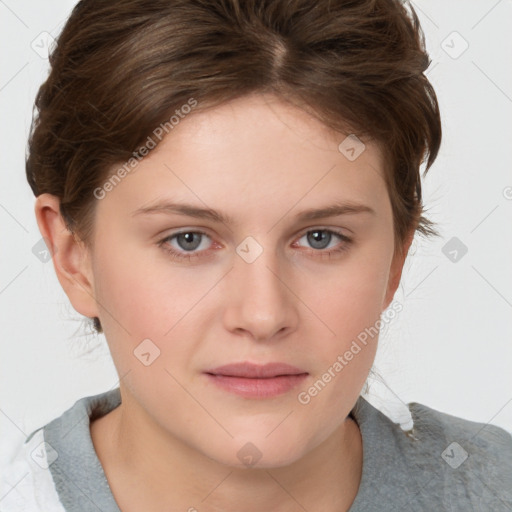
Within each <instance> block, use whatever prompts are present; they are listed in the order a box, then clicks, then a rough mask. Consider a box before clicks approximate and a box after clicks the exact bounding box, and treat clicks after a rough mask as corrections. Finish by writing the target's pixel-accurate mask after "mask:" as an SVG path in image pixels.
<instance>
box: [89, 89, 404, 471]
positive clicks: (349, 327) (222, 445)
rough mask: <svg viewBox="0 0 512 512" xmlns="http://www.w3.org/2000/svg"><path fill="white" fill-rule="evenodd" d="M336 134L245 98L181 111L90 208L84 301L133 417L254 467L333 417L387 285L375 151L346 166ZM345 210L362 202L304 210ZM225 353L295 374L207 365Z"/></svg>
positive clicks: (389, 234)
mask: <svg viewBox="0 0 512 512" xmlns="http://www.w3.org/2000/svg"><path fill="white" fill-rule="evenodd" d="M345 138H346V134H335V133H333V132H330V131H328V130H327V129H326V128H325V127H324V126H323V125H322V124H320V123H319V122H318V121H316V120H315V119H313V118H312V117H310V116H309V115H307V114H306V113H304V112H303V111H301V110H298V109H296V108H294V107H292V106H290V105H288V104H285V103H282V102H280V101H279V100H278V99H277V98H274V97H271V96H262V95H254V96H249V97H245V98H243V99H239V100H236V101H233V102H231V103H229V104H225V105H223V106H221V107H216V108H213V109H211V110H208V111H204V112H196V113H191V114H190V115H189V116H188V117H185V118H184V119H183V120H181V121H180V123H179V125H178V126H176V127H175V128H174V129H173V130H172V131H171V132H170V133H169V134H168V135H167V136H166V137H165V138H164V139H163V141H162V142H161V143H160V144H159V145H158V146H157V147H156V148H155V149H153V150H152V151H151V152H150V153H149V154H148V155H147V156H146V157H145V158H144V159H143V160H141V162H140V163H139V164H138V166H137V167H136V169H135V170H134V171H132V172H131V173H130V174H128V175H127V176H126V177H125V178H124V179H123V180H121V182H120V183H118V184H117V185H116V186H115V187H113V188H112V190H111V191H109V192H108V193H107V194H106V195H105V197H104V198H103V199H101V200H99V201H98V204H97V210H96V219H95V229H96V231H95V235H94V249H93V251H92V253H91V254H90V263H91V267H90V268H91V273H92V280H93V287H94V295H95V298H96V302H95V304H96V307H97V312H98V315H97V316H99V318H100V320H101V323H102V326H103V329H104V332H105V336H106V338H107V341H108V343H109V346H110V350H111V353H112V357H113V360H114V363H115V366H116V368H117V371H118V373H119V376H120V377H121V382H120V386H121V392H122V393H123V404H124V406H125V407H126V409H129V410H130V411H131V414H132V417H133V418H134V420H133V421H140V422H141V424H142V423H145V424H146V425H147V424H151V425H152V426H154V427H156V428H158V429H159V430H160V431H161V432H164V433H165V434H166V435H168V436H170V437H172V438H173V439H175V440H178V441H179V442H181V443H183V444H184V445H186V446H187V447H189V448H192V449H194V450H196V451H198V452H200V453H202V454H204V455H206V456H207V457H209V458H211V459H213V460H215V461H218V462H221V463H223V464H228V465H232V466H243V464H246V463H247V459H244V457H246V455H249V456H252V457H253V459H254V460H255V459H256V458H259V463H258V464H259V466H260V467H277V466H282V465H286V464H289V463H292V462H293V461H295V460H298V459H299V458H300V457H302V456H304V455H305V454H306V453H307V452H309V451H310V450H312V449H313V448H315V447H316V446H318V445H319V444H320V443H321V442H322V441H324V440H325V439H327V438H328V437H329V436H330V435H331V434H332V433H333V432H334V431H335V430H336V429H337V428H338V427H340V425H342V424H343V422H344V421H345V419H346V416H347V415H348V413H349V412H350V409H351V408H352V407H353V405H354V403H355V402H356V400H357V397H358V395H359V393H360V391H361V389H362V386H363V385H364V382H365V380H366V378H367V376H368V372H369V370H370V368H371V366H372V362H373V360H374V356H375V350H376V345H377V337H378V336H374V337H373V338H371V337H367V340H366V343H363V342H361V341H357V340H358V339H359V340H361V338H362V337H361V333H363V332H364V331H365V329H368V328H370V327H372V326H375V324H376V322H377V321H378V320H379V317H380V314H381V312H382V311H383V310H384V309H385V308H386V307H387V306H388V305H389V302H390V301H391V299H392V296H393V293H394V288H395V286H393V285H392V283H391V271H392V270H393V268H394V267H393V265H395V263H394V262H395V260H394V259H393V243H394V240H393V219H392V211H391V204H390V201H389V196H388V194H387V191H386V187H385V183H384V179H383V170H382V160H381V153H380V151H379V148H378V147H377V146H376V145H374V144H372V143H370V142H365V149H364V151H363V152H362V153H361V154H360V155H359V156H358V157H357V158H356V159H355V160H350V159H348V158H347V156H346V154H344V153H342V152H341V151H340V150H339V149H338V146H339V145H340V143H342V142H343V140H344V139H345ZM166 203H168V204H170V203H172V204H174V206H175V207H177V208H178V207H179V206H183V205H189V206H190V207H192V208H194V209H195V213H196V214H198V212H199V211H201V210H203V209H208V210H210V214H209V215H207V214H206V213H205V212H204V211H203V213H202V215H201V216H196V215H192V214H191V213H194V210H190V211H189V212H188V213H187V212H185V211H184V210H183V211H181V212H180V211H179V210H178V209H173V208H171V207H168V208H165V207H162V205H165V204H166ZM347 203H351V204H352V205H356V204H357V205H363V206H365V207H367V209H364V208H362V209H361V211H358V212H352V213H348V212H345V213H341V214H340V213H339V212H331V214H328V213H325V212H324V214H322V215H321V216H317V217H316V218H313V217H311V216H309V217H307V216H305V214H306V213H308V212H309V213H311V211H313V210H320V209H325V208H326V207H329V206H332V205H337V206H340V205H343V204H347ZM157 206H158V208H157ZM152 208H156V209H152ZM211 211H215V212H217V214H216V215H214V214H212V213H211ZM358 336H359V338H358ZM363 337H364V336H363ZM354 341H356V345H357V346H359V350H357V348H355V345H354ZM347 352H350V353H351V354H352V357H350V356H349V355H347ZM342 361H343V362H342ZM240 362H245V363H252V364H254V365H265V364H267V363H285V364H288V365H291V366H293V367H295V371H293V372H292V371H291V370H283V369H281V370H276V369H274V370H273V371H272V369H270V374H269V375H267V377H269V378H267V379H249V378H243V377H239V378H235V377H233V376H231V377H230V376H228V374H229V373H230V372H229V371H227V370H226V371H225V372H226V373H224V376H222V375H221V374H222V371H217V372H215V371H214V370H215V368H218V367H220V366H223V365H227V364H232V363H240ZM242 370H243V368H242ZM206 372H211V373H213V375H211V374H208V373H206ZM231 373H232V374H233V373H236V372H231ZM279 373H281V374H282V373H284V374H288V377H277V376H276V375H277V374H279ZM290 373H295V374H301V375H299V376H297V375H295V377H291V376H290V375H289V374H290ZM272 375H273V376H274V377H273V378H270V377H271V376H272ZM251 381H252V382H251Z"/></svg>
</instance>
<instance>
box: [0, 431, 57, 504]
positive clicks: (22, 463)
mask: <svg viewBox="0 0 512 512" xmlns="http://www.w3.org/2000/svg"><path fill="white" fill-rule="evenodd" d="M10 448H11V452H12V454H13V455H12V456H11V457H9V458H8V459H7V460H4V461H3V466H4V467H3V470H2V478H1V480H0V495H1V496H2V508H1V510H2V512H22V511H31V512H32V511H34V512H35V511H45V512H65V509H64V507H63V506H62V503H61V502H60V500H59V497H58V494H57V491H56V489H55V486H54V483H53V479H52V475H51V472H50V469H49V466H50V464H51V463H52V462H53V460H52V458H53V457H54V453H53V452H52V450H51V449H50V447H49V446H48V445H47V444H46V443H45V441H44V435H43V428H40V429H38V430H36V431H34V432H32V434H31V435H30V436H28V438H27V439H26V440H24V441H22V442H17V443H16V445H14V446H11V447H10Z"/></svg>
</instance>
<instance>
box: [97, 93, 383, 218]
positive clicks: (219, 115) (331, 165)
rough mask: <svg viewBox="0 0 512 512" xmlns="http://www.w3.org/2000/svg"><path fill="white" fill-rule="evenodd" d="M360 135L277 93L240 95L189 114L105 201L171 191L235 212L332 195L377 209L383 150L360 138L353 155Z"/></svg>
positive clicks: (127, 202)
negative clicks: (326, 121) (356, 136)
mask: <svg viewBox="0 0 512 512" xmlns="http://www.w3.org/2000/svg"><path fill="white" fill-rule="evenodd" d="M347 140H348V142H347ZM354 140H355V141H357V139H354ZM354 140H353V139H351V138H349V139H347V134H342V133H337V132H333V131H332V130H330V129H328V128H327V127H325V126H324V125H323V124H322V123H321V122H320V121H319V120H317V119H316V118H313V117H312V116H311V115H309V114H308V113H306V112H304V111H302V110H300V109H298V108H296V107H294V106H292V105H290V104H288V103H284V102H282V101H281V100H279V99H277V98H276V97H274V96H268V95H252V96H249V97H244V98H240V99H237V100H235V101H232V102H229V103H226V104H223V105H219V106H217V107H213V108H209V109H208V110H205V111H200V110H199V111H196V112H194V111H192V113H191V114H189V115H186V116H184V117H183V118H182V119H181V120H180V122H179V124H178V125H176V126H174V128H173V129H172V131H170V132H169V134H168V135H166V136H165V137H164V138H163V140H162V142H160V144H158V146H157V147H156V148H155V149H152V150H150V151H149V152H148V155H147V156H145V157H144V158H143V159H142V160H141V161H140V162H139V163H138V164H137V166H136V167H135V169H134V170H133V171H132V172H130V173H129V174H128V175H127V176H126V177H125V178H123V180H122V181H121V182H120V183H119V184H117V185H116V186H115V188H114V190H113V191H111V192H109V193H108V201H105V204H106V203H107V202H108V203H109V204H113V203H116V207H117V208H121V209H123V211H124V213H128V212H133V211H134V210H136V209H138V208H141V207H143V206H144V205H148V204H150V203H152V202H154V201H155V200H157V199H158V198H162V197H164V196H166V197H174V198H176V199H178V200H182V201H184V202H187V203H189V204H190V203H194V204H197V205H200V206H202V207H204V206H205V205H211V206H212V207H217V206H218V205H221V206H222V209H223V211H227V212H230V214H231V212H232V216H233V217H236V213H235V212H236V211H240V210H246V211H247V212H250V211H254V212H256V211H259V213H260V215H261V212H262V209H264V210H268V209H276V210H284V209H290V208H294V204H295V205H296V208H299V207H301V208H302V209H307V208H312V207H317V206H318V203H319V201H324V200H328V199H330V200H331V202H332V201H336V200H339V201H343V200H348V201H353V202H360V203H370V204H372V205H374V206H375V209H377V210H378V209H379V204H378V203H379V201H380V202H382V196H383V194H385V195H387V194H386V188H385V183H384V180H383V168H382V155H381V151H380V148H379V146H378V145H377V144H375V143H373V142H369V141H365V142H364V146H363V145H362V144H363V143H362V142H360V144H361V146H360V147H356V150H357V151H358V153H360V154H358V155H357V157H356V158H355V159H353V158H348V157H351V156H352V155H353V153H352V155H351V154H350V153H347V152H346V148H347V144H348V145H349V146H354V144H353V142H354ZM362 148H364V149H362ZM102 206H104V205H102ZM381 206H382V207H385V202H384V203H382V205H381ZM273 215H275V212H273Z"/></svg>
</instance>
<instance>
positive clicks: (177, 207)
mask: <svg viewBox="0 0 512 512" xmlns="http://www.w3.org/2000/svg"><path fill="white" fill-rule="evenodd" d="M158 213H160V214H178V215H184V216H187V217H194V218H196V219H206V220H211V221H213V222H219V223H223V224H235V222H234V220H233V218H232V217H230V216H229V215H226V214H223V213H221V212H218V211H216V210H213V209H211V208H200V207H197V206H194V205H191V204H186V203H173V202H169V201H164V202H158V203H155V204H152V205H149V206H143V207H141V208H138V209H137V210H135V211H134V212H132V214H131V215H132V216H133V217H134V216H137V215H143V214H158ZM357 213H371V214H372V215H376V212H375V210H374V209H373V208H370V207H369V206H366V205H364V204H361V203H356V202H353V201H346V202H343V203H341V202H339V203H334V204H331V205H329V206H325V207H323V208H310V209H308V210H304V211H303V212H301V213H299V214H298V215H296V217H295V219H296V220H297V221H299V222H304V221H308V220H317V219H323V218H326V217H337V216H340V215H353V214H357Z"/></svg>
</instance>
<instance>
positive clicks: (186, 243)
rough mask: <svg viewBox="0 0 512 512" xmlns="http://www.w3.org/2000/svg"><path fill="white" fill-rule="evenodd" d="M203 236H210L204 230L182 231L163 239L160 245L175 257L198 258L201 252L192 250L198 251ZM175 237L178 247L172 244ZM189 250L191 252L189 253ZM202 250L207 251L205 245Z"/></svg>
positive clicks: (183, 258)
mask: <svg viewBox="0 0 512 512" xmlns="http://www.w3.org/2000/svg"><path fill="white" fill-rule="evenodd" d="M203 237H207V238H210V237H209V236H208V235H207V234H206V233H204V232H203V231H181V232H180V233H174V234H172V235H170V236H167V237H166V238H164V239H163V240H161V241H160V242H159V243H158V245H159V246H161V247H162V249H163V250H164V251H166V252H168V253H169V254H170V255H171V257H172V258H173V259H176V260H192V259H197V258H198V257H199V253H197V252H190V251H196V250H197V249H198V248H199V247H200V246H201V245H202V241H203V240H202V238H203ZM174 239H175V243H176V244H177V246H178V247H177V249H176V248H174V247H172V245H171V244H170V241H171V240H174ZM183 251H185V252H183ZM187 252H189V253H190V254H187ZM202 252H205V251H204V247H203V251H202Z"/></svg>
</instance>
